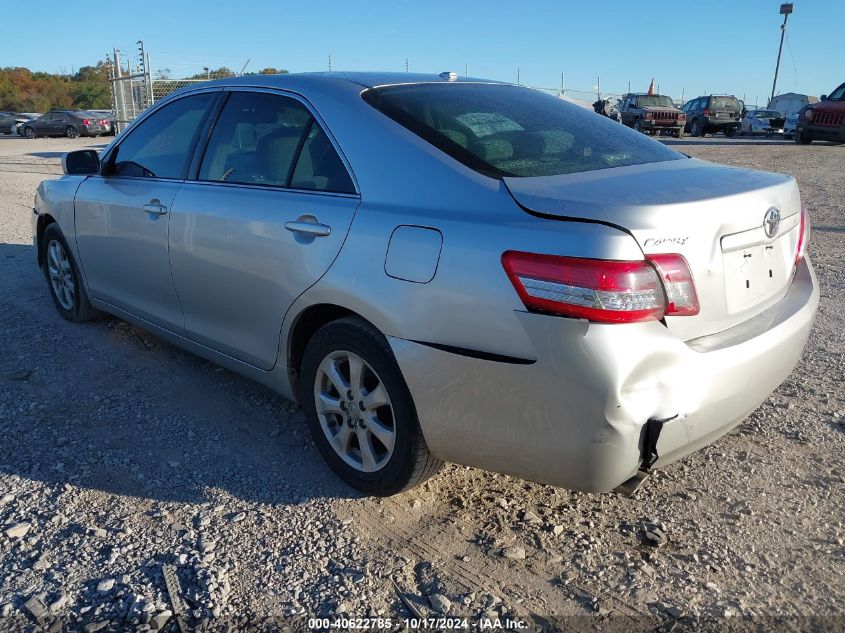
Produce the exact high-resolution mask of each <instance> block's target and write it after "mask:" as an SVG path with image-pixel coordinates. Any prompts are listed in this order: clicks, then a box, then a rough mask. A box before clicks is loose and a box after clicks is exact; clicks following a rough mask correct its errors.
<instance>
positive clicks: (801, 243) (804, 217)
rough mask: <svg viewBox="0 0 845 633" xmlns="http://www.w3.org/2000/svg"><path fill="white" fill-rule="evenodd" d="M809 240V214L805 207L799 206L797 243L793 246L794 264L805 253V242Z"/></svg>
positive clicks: (796, 263) (802, 257)
mask: <svg viewBox="0 0 845 633" xmlns="http://www.w3.org/2000/svg"><path fill="white" fill-rule="evenodd" d="M809 241H810V214H809V212H808V211H807V207H803V206H802V207H801V224H800V225H799V227H798V245H797V246H796V248H795V265H796V266H797V265H798V262H800V261H801V260H802V259H804V256H805V255H806V254H807V242H809Z"/></svg>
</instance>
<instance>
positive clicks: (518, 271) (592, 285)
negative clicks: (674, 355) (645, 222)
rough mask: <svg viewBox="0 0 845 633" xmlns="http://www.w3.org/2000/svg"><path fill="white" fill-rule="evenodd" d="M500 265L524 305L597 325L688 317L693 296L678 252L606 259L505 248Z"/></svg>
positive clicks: (686, 267)
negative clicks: (506, 249) (641, 258)
mask: <svg viewBox="0 0 845 633" xmlns="http://www.w3.org/2000/svg"><path fill="white" fill-rule="evenodd" d="M502 265H503V266H504V268H505V272H507V274H508V277H509V278H510V280H511V283H512V284H513V286H514V288H515V289H516V292H517V294H518V295H519V298H520V299H522V302H523V303H524V304H525V307H526V308H529V309H533V310H540V311H543V312H549V313H551V314H557V315H561V316H568V317H574V318H578V319H587V320H589V321H595V322H598V323H635V322H638V321H649V320H660V319H662V318H663V316H664V315H666V316H693V315H696V314H698V312H699V304H698V295H697V294H696V291H695V283H694V281H693V278H692V273H691V272H690V268H689V265H688V264H687V260H686V259H684V257H683V256H682V255H677V254H658V255H649V256H648V259H647V260H643V261H611V260H602V259H583V258H578V257H560V256H557V255H538V254H535V253H524V252H520V251H507V252H506V253H504V254H503V255H502Z"/></svg>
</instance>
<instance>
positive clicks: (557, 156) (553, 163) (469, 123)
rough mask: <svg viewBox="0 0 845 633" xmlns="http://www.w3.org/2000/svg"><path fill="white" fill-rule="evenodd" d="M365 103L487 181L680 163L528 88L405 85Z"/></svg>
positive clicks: (635, 136) (634, 135) (637, 137)
mask: <svg viewBox="0 0 845 633" xmlns="http://www.w3.org/2000/svg"><path fill="white" fill-rule="evenodd" d="M364 99H365V100H366V101H367V102H368V103H369V104H370V105H372V106H373V107H374V108H376V109H377V110H379V111H381V112H382V113H383V114H385V115H387V116H388V117H390V118H391V119H393V120H394V121H396V122H397V123H399V124H400V125H402V126H404V127H406V128H407V129H409V130H410V131H411V132H414V133H415V134H417V135H418V136H420V137H421V138H422V139H423V140H425V141H427V142H428V143H430V144H432V145H434V146H435V147H437V148H438V149H440V150H441V151H443V152H445V153H446V154H448V155H449V156H451V157H452V158H454V159H456V160H458V161H460V162H461V163H463V164H464V165H466V166H468V167H470V168H472V169H474V170H475V171H478V172H479V173H482V174H484V175H487V176H490V177H492V178H502V177H506V176H514V177H530V176H553V175H559V174H571V173H576V172H584V171H592V170H596V169H606V168H609V167H622V166H626V165H640V164H643V163H652V162H658V161H666V160H679V159H682V158H685V157H684V155H683V154H679V153H678V152H675V151H674V150H672V149H669V148H668V147H666V146H664V145H662V144H661V143H658V142H656V141H653V140H651V139H649V138H647V137H646V136H645V135H643V134H640V133H638V132H634V131H632V130H630V129H628V128H626V127H622V126H619V125H617V124H616V123H615V122H613V121H611V120H610V119H608V118H606V117H597V116H596V115H595V114H594V113H592V112H589V111H587V110H585V109H583V108H579V107H578V106H574V105H572V104H569V103H566V102H565V101H564V100H562V99H558V98H557V97H553V96H551V95H549V94H545V93H543V92H540V91H538V90H533V89H531V88H523V87H521V86H508V85H499V84H472V83H449V84H445V83H444V84H439V83H438V84H434V83H432V84H410V85H397V86H386V87H382V88H374V89H371V90H368V91H366V92H365V93H364Z"/></svg>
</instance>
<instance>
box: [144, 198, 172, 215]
mask: <svg viewBox="0 0 845 633" xmlns="http://www.w3.org/2000/svg"><path fill="white" fill-rule="evenodd" d="M143 209H144V211H146V212H147V213H152V214H153V215H164V214H165V213H167V207H166V206H164V205H163V204H161V203H160V202H152V201H150V202H148V203H147V204H145V205H144V206H143Z"/></svg>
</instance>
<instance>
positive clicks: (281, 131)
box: [199, 92, 355, 193]
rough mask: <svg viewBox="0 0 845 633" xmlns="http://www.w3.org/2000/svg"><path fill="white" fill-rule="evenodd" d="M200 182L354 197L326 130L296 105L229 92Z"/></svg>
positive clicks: (276, 97)
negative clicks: (319, 192) (338, 193)
mask: <svg viewBox="0 0 845 633" xmlns="http://www.w3.org/2000/svg"><path fill="white" fill-rule="evenodd" d="M199 179H200V180H205V181H216V182H232V183H240V184H250V185H265V186H271V187H293V188H297V189H312V190H315V191H332V192H340V193H354V191H355V190H354V187H353V186H352V182H351V180H350V178H349V174H348V173H347V171H346V168H345V167H344V166H343V163H342V162H341V160H340V158H339V157H338V155H337V152H336V151H335V149H334V147H333V146H332V144H331V143H330V142H329V140H328V138H327V137H326V134H325V132H323V130H322V128H321V127H320V126H319V124H317V122H316V121H315V120H314V118H313V117H312V116H311V113H310V112H309V111H308V109H307V108H306V107H305V106H304V105H302V104H301V103H300V102H299V101H297V100H295V99H291V98H288V97H284V96H281V95H273V94H268V93H259V92H233V93H232V94H231V95H230V96H229V99H228V100H227V101H226V104H225V106H224V107H223V111H222V112H221V114H220V117H219V118H218V120H217V122H216V123H215V125H214V131H213V132H212V134H211V139H210V140H209V143H208V147H207V148H206V150H205V155H204V157H203V161H202V166H201V167H200V172H199Z"/></svg>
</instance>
